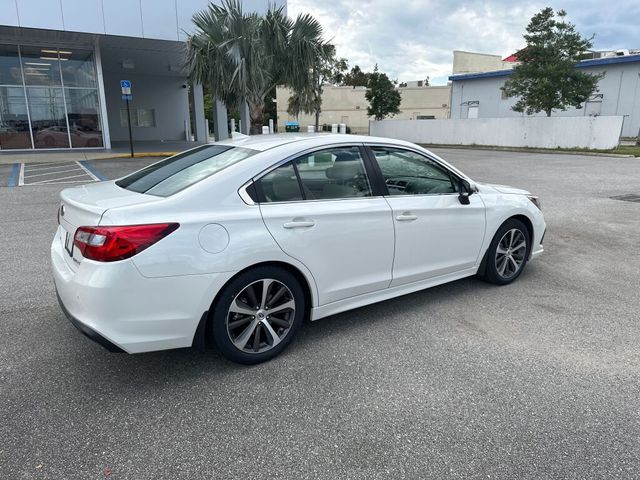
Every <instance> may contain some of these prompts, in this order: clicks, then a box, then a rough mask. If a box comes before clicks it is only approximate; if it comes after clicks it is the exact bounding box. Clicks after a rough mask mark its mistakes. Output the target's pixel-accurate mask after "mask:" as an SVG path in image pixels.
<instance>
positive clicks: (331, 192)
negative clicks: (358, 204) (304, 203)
mask: <svg viewBox="0 0 640 480" xmlns="http://www.w3.org/2000/svg"><path fill="white" fill-rule="evenodd" d="M257 185H258V190H259V191H260V192H261V193H262V199H263V200H262V201H265V202H292V201H299V200H331V199H340V198H357V197H369V196H371V186H370V184H369V178H368V177H367V172H366V169H365V166H364V161H363V158H362V155H361V153H360V149H359V148H358V147H336V148H330V149H326V150H320V151H316V152H313V153H310V154H307V155H304V156H301V157H299V158H297V159H295V160H293V161H292V162H288V163H286V164H284V165H281V166H280V167H278V168H276V169H275V170H272V171H271V172H269V173H268V174H266V175H265V176H264V177H262V178H261V179H260V180H258V182H257Z"/></svg>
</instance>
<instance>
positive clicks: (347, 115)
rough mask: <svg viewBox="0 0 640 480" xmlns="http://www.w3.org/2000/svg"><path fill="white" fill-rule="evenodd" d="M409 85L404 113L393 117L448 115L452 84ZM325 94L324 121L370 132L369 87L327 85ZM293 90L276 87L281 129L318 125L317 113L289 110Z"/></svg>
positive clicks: (402, 90) (403, 93) (403, 90)
mask: <svg viewBox="0 0 640 480" xmlns="http://www.w3.org/2000/svg"><path fill="white" fill-rule="evenodd" d="M409 85H411V86H407V87H400V88H398V90H399V91H400V95H401V96H402V101H401V103H400V113H399V114H398V115H395V116H394V117H393V118H396V119H409V120H422V119H428V118H448V117H449V98H450V96H451V87H450V86H449V85H446V86H441V87H418V86H413V85H417V83H416V82H409ZM323 90H324V92H323V94H322V113H321V114H320V124H321V125H323V124H329V125H330V124H333V123H338V124H339V123H344V124H346V125H347V126H348V127H349V128H350V129H351V132H352V133H368V132H369V116H368V115H367V106H368V105H369V102H367V99H366V98H365V93H366V91H367V89H366V88H365V87H333V86H325V87H324V89H323ZM290 96H291V92H290V91H289V89H287V88H284V87H278V88H277V90H276V102H277V110H278V126H279V129H280V131H282V130H284V125H285V123H286V122H288V121H298V122H299V123H300V130H304V131H306V129H307V126H308V125H315V117H314V116H313V115H306V114H301V115H299V116H298V118H296V117H294V116H293V115H289V114H288V113H287V106H288V102H289V97H290Z"/></svg>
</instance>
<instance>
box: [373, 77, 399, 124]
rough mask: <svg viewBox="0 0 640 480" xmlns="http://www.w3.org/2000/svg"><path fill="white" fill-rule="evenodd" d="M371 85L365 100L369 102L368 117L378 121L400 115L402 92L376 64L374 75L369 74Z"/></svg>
mask: <svg viewBox="0 0 640 480" xmlns="http://www.w3.org/2000/svg"><path fill="white" fill-rule="evenodd" d="M369 75H370V76H369V84H368V85H367V93H366V94H365V98H366V99H367V101H368V102H369V106H368V107H367V115H369V116H370V117H374V118H375V119H376V120H382V119H384V118H385V117H388V116H393V115H395V114H397V113H400V101H401V99H402V98H401V97H400V92H399V91H398V89H397V88H396V86H395V84H394V83H393V82H392V81H391V80H389V77H388V76H387V75H386V74H385V73H381V72H379V71H378V65H377V64H376V66H375V68H374V69H373V73H371V74H369Z"/></svg>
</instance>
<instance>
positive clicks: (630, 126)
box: [451, 61, 640, 137]
mask: <svg viewBox="0 0 640 480" xmlns="http://www.w3.org/2000/svg"><path fill="white" fill-rule="evenodd" d="M581 70H582V71H584V72H586V73H591V74H597V73H604V74H605V76H604V77H603V78H602V79H601V80H600V82H599V83H598V92H597V94H596V95H595V96H594V97H593V98H592V101H589V102H587V103H586V104H585V105H583V107H582V108H579V109H576V108H569V109H567V110H566V111H560V110H554V111H553V113H552V116H553V117H576V116H578V117H579V116H591V115H620V116H622V117H623V118H624V125H623V130H622V136H625V137H632V136H636V135H638V130H639V129H640V61H639V62H630V63H618V64H612V65H605V66H600V67H588V68H583V69H581ZM508 78H509V77H508V76H506V75H504V76H497V77H485V78H477V79H469V80H454V81H453V82H452V91H451V118H467V116H468V109H469V106H470V104H471V106H474V105H476V104H475V102H478V103H477V106H478V118H494V117H523V116H526V115H525V114H523V113H519V112H514V111H513V110H512V109H511V107H513V105H514V104H515V103H516V101H517V99H516V98H503V95H502V90H500V88H501V87H502V86H503V85H504V83H505V82H506V80H507V79H508ZM598 95H601V96H602V97H601V98H600V97H598ZM533 116H545V113H544V112H540V113H538V114H536V115H533Z"/></svg>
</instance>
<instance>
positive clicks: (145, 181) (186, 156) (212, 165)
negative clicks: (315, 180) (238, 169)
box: [116, 145, 258, 197]
mask: <svg viewBox="0 0 640 480" xmlns="http://www.w3.org/2000/svg"><path fill="white" fill-rule="evenodd" d="M256 153H258V152H257V151H255V150H250V149H248V148H240V147H232V146H229V145H203V146H201V147H198V148H194V149H192V150H189V151H187V152H184V153H180V154H178V155H175V156H173V157H169V158H167V159H165V160H162V161H160V162H158V163H154V164H153V165H149V166H148V167H146V168H143V169H142V170H140V171H138V172H135V173H132V174H131V175H129V176H126V177H124V178H122V179H120V180H118V181H117V182H116V185H118V186H119V187H121V188H125V189H127V190H131V191H133V192H138V193H147V194H149V195H157V196H159V197H168V196H169V195H173V194H174V193H176V192H179V191H180V190H184V189H185V188H187V187H190V186H191V185H193V184H195V183H197V182H199V181H200V180H203V179H205V178H207V177H209V176H211V175H213V174H214V173H217V172H219V171H220V170H223V169H224V168H226V167H228V166H229V165H233V164H234V163H237V162H240V161H242V160H244V159H245V158H248V157H250V156H252V155H255V154H256Z"/></svg>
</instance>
